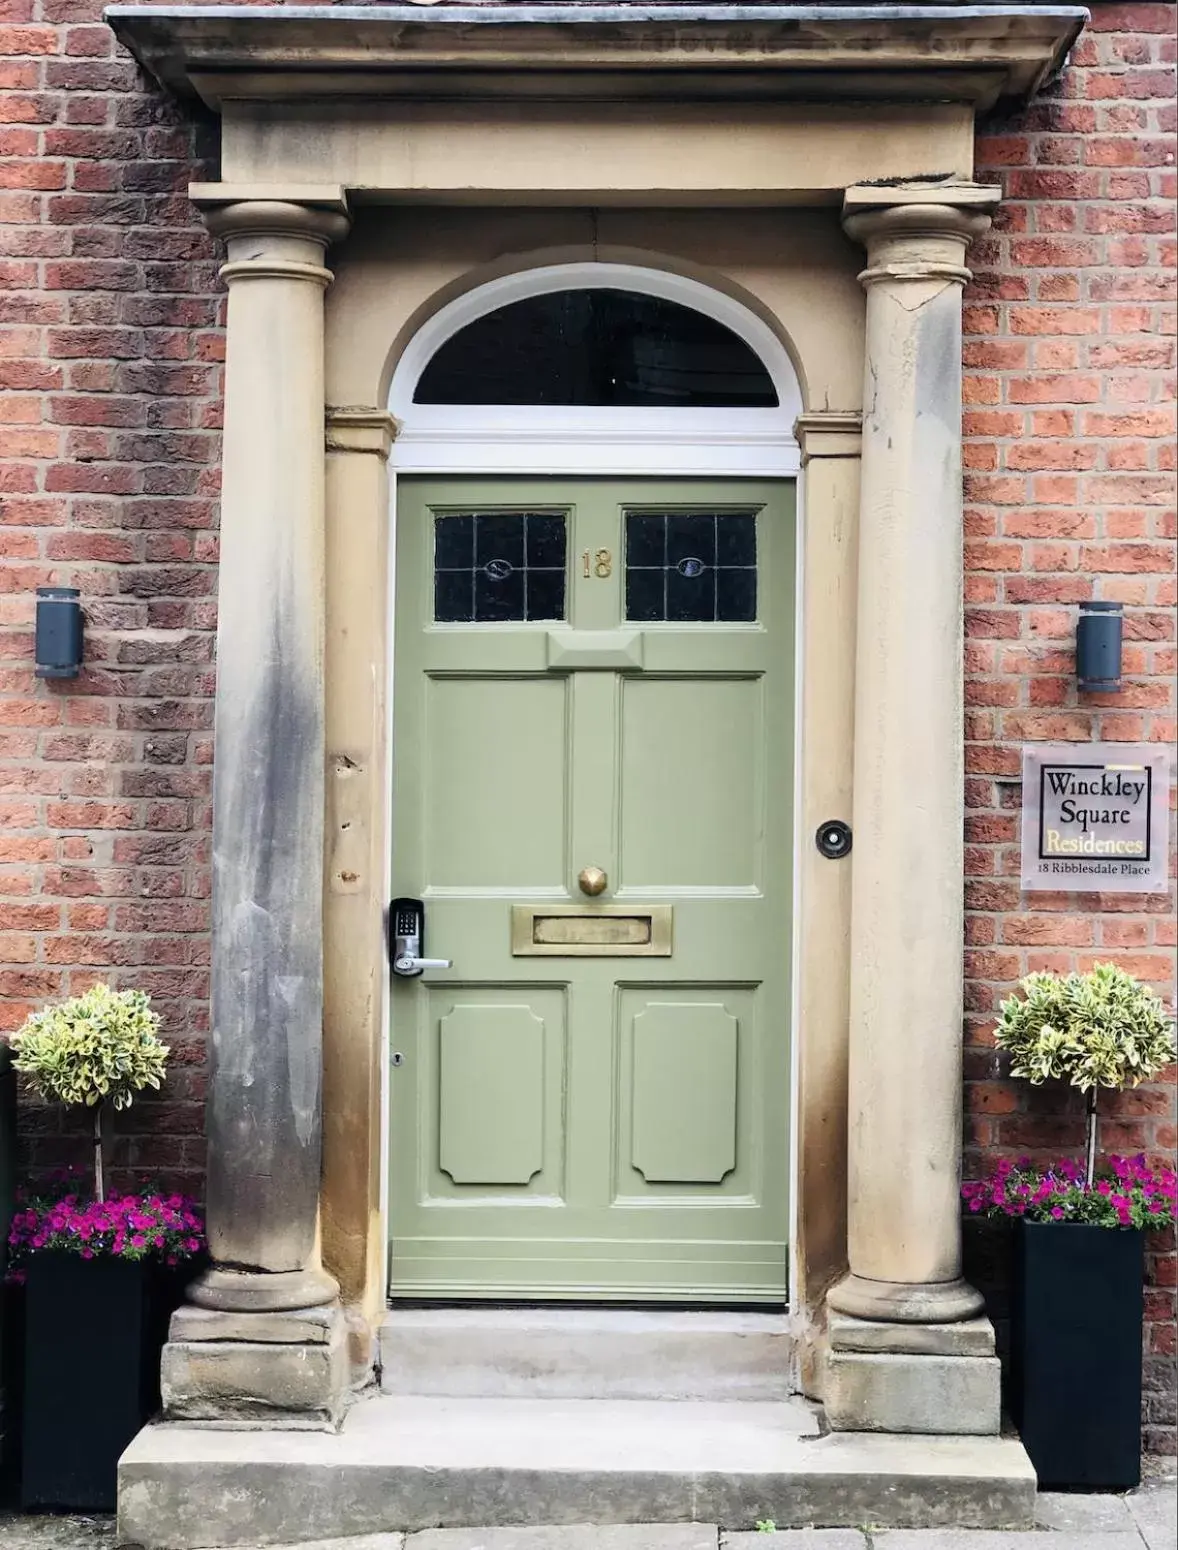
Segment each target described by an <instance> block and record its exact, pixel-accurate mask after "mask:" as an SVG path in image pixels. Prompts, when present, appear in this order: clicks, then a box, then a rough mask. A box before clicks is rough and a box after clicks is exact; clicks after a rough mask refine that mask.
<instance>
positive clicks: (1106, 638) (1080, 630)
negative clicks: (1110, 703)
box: [1076, 603, 1123, 691]
mask: <svg viewBox="0 0 1178 1550" xmlns="http://www.w3.org/2000/svg"><path fill="white" fill-rule="evenodd" d="M1122 622H1123V621H1122V618H1121V604H1120V603H1081V604H1080V617H1079V619H1078V620H1077V621H1076V681H1077V683H1078V685H1079V687H1080V688H1081V689H1100V690H1105V691H1108V690H1110V689H1119V688H1120V687H1121V630H1122Z"/></svg>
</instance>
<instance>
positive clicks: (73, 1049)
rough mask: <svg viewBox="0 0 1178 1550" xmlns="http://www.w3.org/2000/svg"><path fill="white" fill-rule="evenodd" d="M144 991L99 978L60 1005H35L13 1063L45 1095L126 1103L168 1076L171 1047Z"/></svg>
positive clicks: (17, 1043)
mask: <svg viewBox="0 0 1178 1550" xmlns="http://www.w3.org/2000/svg"><path fill="white" fill-rule="evenodd" d="M159 1024H160V1020H159V1016H158V1014H157V1013H155V1012H153V1011H152V1010H151V1000H150V998H149V997H148V996H147V995H145V994H144V992H143V991H141V990H112V989H111V988H110V986H109V985H95V986H93V987H92V988H91V989H90V990H88V991H86V992H85V994H84V995H81V996H74V997H72V998H71V999H70V1000H69V1001H63V1002H62V1003H61V1005H60V1006H50V1007H46V1008H45V1010H44V1011H43V1012H34V1013H33V1014H32V1016H31V1017H29V1018H28V1020H27V1021H26V1022H25V1024H24V1026H23V1027H22V1028H21V1030H20V1032H19V1033H16V1034H14V1035H13V1039H12V1047H13V1050H14V1051H15V1057H16V1058H15V1059H14V1060H13V1065H14V1066H15V1067H16V1069H17V1070H18V1071H21V1072H23V1073H24V1075H25V1076H26V1077H27V1078H28V1080H29V1084H30V1085H31V1086H32V1087H33V1088H34V1089H35V1090H36V1091H37V1092H38V1093H40V1095H41V1096H42V1097H43V1098H56V1099H57V1101H58V1102H59V1103H77V1104H84V1105H85V1106H86V1107H87V1108H90V1109H92V1108H94V1106H95V1105H96V1104H99V1103H109V1104H110V1105H111V1106H112V1107H113V1108H116V1109H126V1108H129V1107H130V1105H131V1101H132V1099H133V1098H134V1096H135V1094H136V1093H137V1092H140V1091H141V1090H142V1089H143V1088H144V1087H158V1086H159V1085H160V1083H161V1081H162V1080H163V1075H164V1067H165V1065H166V1064H167V1059H168V1047H167V1045H166V1044H162V1043H161V1042H160V1040H159V1037H158V1034H157V1029H158V1028H159Z"/></svg>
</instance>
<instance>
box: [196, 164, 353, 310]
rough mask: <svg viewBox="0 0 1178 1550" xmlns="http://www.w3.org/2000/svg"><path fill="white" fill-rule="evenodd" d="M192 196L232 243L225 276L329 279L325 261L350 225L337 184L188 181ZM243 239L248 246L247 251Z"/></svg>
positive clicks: (213, 228) (207, 219) (217, 231)
mask: <svg viewBox="0 0 1178 1550" xmlns="http://www.w3.org/2000/svg"><path fill="white" fill-rule="evenodd" d="M188 197H189V198H190V199H191V200H192V202H193V204H195V205H196V206H197V208H198V209H199V210H200V212H201V214H202V216H203V217H204V222H205V225H206V226H207V227H208V228H209V230H210V231H211V232H212V234H213V236H214V237H220V238H221V239H222V240H223V241H224V242H225V244H226V245H227V247H228V249H229V262H228V263H227V264H225V265H223V266H222V269H221V278H222V279H223V280H226V281H233V280H240V279H255V280H258V279H288V280H310V281H312V282H314V283H316V284H318V285H324V286H326V285H329V284H330V283H331V271H330V270H329V269H326V268H325V267H324V265H323V263H322V259H323V256H324V254H325V253H326V251H327V248H328V247H329V245H330V244H331V243H333V242H338V241H339V240H340V238H342V237H345V236H347V234H348V231H349V229H350V227H351V217H350V216H349V214H348V201H347V197H346V195H345V193H344V190H343V188H342V186H341V185H339V184H332V183H327V184H280V183H190V184H189V185H188ZM243 243H245V244H248V248H249V250H248V251H243Z"/></svg>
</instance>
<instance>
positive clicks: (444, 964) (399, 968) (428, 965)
mask: <svg viewBox="0 0 1178 1550" xmlns="http://www.w3.org/2000/svg"><path fill="white" fill-rule="evenodd" d="M453 967H454V960H453V959H452V958H414V957H412V956H410V955H409V954H408V953H406V954H405V956H404V957H403V958H394V959H393V973H394V974H404V975H410V974H420V973H421V971H422V970H423V969H452V968H453Z"/></svg>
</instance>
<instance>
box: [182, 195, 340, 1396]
mask: <svg viewBox="0 0 1178 1550" xmlns="http://www.w3.org/2000/svg"><path fill="white" fill-rule="evenodd" d="M191 193H192V197H193V198H194V200H195V201H196V202H197V203H198V204H199V205H201V206H202V208H203V209H204V210H205V214H206V220H207V223H208V225H209V228H210V230H212V231H213V232H214V233H215V234H216V235H217V236H219V237H221V238H223V239H224V241H225V244H226V246H227V249H228V262H227V263H226V264H225V266H224V268H223V269H222V271H221V274H222V277H223V278H224V279H225V280H226V281H227V283H228V286H229V306H228V326H227V336H226V343H227V356H226V367H225V432H224V451H223V484H222V498H221V552H220V567H219V585H218V627H217V698H216V734H215V750H214V761H215V762H214V785H213V935H212V953H213V960H212V1026H211V1035H210V1051H209V1081H210V1088H209V1100H208V1111H207V1112H208V1119H207V1126H208V1195H207V1210H208V1233H209V1247H210V1252H211V1256H212V1260H213V1266H212V1268H211V1269H210V1270H209V1271H208V1272H207V1274H206V1275H204V1276H203V1277H202V1278H201V1280H200V1281H198V1282H197V1283H196V1284H195V1285H194V1287H193V1288H192V1290H191V1293H190V1300H191V1303H192V1304H193V1305H194V1306H192V1307H190V1308H187V1309H185V1310H183V1311H182V1312H181V1313H180V1314H179V1315H177V1318H176V1320H175V1321H174V1324H173V1329H172V1339H171V1341H170V1343H169V1346H168V1349H167V1351H166V1353H165V1358H164V1370H163V1378H164V1398H165V1410H166V1413H167V1414H168V1415H170V1416H172V1417H176V1418H185V1419H204V1420H216V1419H233V1420H235V1421H237V1422H238V1423H240V1421H241V1420H242V1419H248V1418H249V1417H250V1416H257V1417H259V1418H260V1419H262V1420H263V1421H264V1424H267V1425H282V1424H284V1422H283V1421H282V1419H280V1418H281V1417H282V1416H284V1415H285V1416H287V1417H290V1418H293V1419H292V1420H291V1424H298V1425H307V1424H312V1425H314V1424H333V1423H334V1421H335V1420H336V1419H337V1418H338V1413H339V1409H340V1405H341V1402H342V1393H343V1389H344V1387H345V1379H344V1376H343V1375H344V1374H345V1372H346V1363H345V1361H344V1357H343V1335H342V1321H341V1320H340V1317H339V1314H338V1306H337V1292H338V1288H337V1286H336V1283H335V1282H334V1280H333V1279H332V1278H331V1277H330V1276H328V1275H326V1274H325V1273H324V1271H323V1270H322V1269H321V1268H320V1266H319V1256H318V1208H319V1188H320V1173H321V1154H322V1113H321V1107H322V1104H321V1084H322V1064H323V903H322V901H323V851H324V797H325V754H324V693H323V643H324V461H325V454H324V385H323V328H324V324H323V296H324V291H325V289H326V287H327V285H328V284H329V283H330V281H331V274H330V271H329V270H328V269H326V268H325V267H324V257H325V253H326V249H327V246H328V244H329V243H331V242H333V241H335V240H336V239H338V238H340V237H342V236H343V235H344V234H345V233H346V231H347V230H348V220H347V215H346V205H345V203H344V200H343V196H342V191H341V190H339V189H319V188H316V189H305V190H291V191H290V193H289V197H283V194H284V193H285V191H283V192H282V193H276V192H275V191H274V190H270V189H265V190H259V191H256V193H255V192H254V191H251V190H237V189H234V188H232V187H226V186H225V185H218V184H204V185H196V186H195V187H194V188H193V189H192V190H191Z"/></svg>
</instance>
